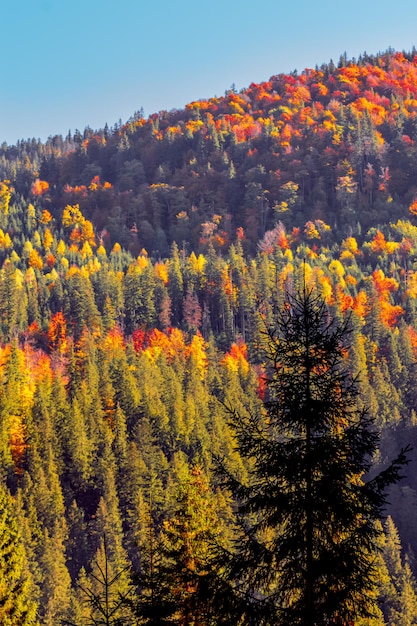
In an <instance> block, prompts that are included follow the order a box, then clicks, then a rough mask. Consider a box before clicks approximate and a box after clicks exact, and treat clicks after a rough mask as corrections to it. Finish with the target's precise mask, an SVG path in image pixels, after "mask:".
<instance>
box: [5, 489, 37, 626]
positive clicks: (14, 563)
mask: <svg viewBox="0 0 417 626" xmlns="http://www.w3.org/2000/svg"><path fill="white" fill-rule="evenodd" d="M32 587H33V583H32V578H31V575H30V573H29V571H28V569H27V565H26V563H25V552H24V547H23V544H22V542H21V538H20V535H19V530H18V527H17V523H16V518H15V515H14V512H13V505H12V501H11V498H10V495H9V493H8V491H7V490H6V488H5V487H3V486H0V624H2V626H35V625H37V624H38V621H37V617H36V614H37V606H36V603H35V602H34V600H33V597H32V595H33V589H32Z"/></svg>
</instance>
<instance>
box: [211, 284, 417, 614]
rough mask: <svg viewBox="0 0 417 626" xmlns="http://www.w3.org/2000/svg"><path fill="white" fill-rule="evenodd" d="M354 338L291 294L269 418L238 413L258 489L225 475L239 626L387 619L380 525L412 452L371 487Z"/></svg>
mask: <svg viewBox="0 0 417 626" xmlns="http://www.w3.org/2000/svg"><path fill="white" fill-rule="evenodd" d="M348 334H349V331H348V329H347V327H346V325H343V324H342V325H339V324H335V323H333V322H332V321H331V320H329V316H328V313H327V310H326V307H325V304H324V303H323V301H322V300H321V299H320V298H319V297H317V296H315V295H314V294H313V293H312V292H309V291H306V289H305V288H304V290H303V291H302V292H301V293H299V294H298V295H296V296H289V297H288V300H287V303H286V306H285V308H284V309H283V311H282V312H281V314H280V315H278V317H277V322H276V328H275V329H274V330H272V331H270V332H268V333H267V337H268V353H267V354H268V358H269V362H270V368H271V369H270V375H269V379H268V381H267V395H266V399H265V404H264V410H263V411H261V412H260V413H258V414H256V413H255V412H253V411H252V412H251V413H249V416H246V415H244V414H239V413H238V412H237V411H235V410H233V409H229V412H230V416H231V421H232V424H233V427H234V429H235V433H236V441H237V448H238V451H239V452H240V454H241V456H242V457H243V458H244V459H246V461H247V463H248V467H249V479H248V481H247V482H242V481H241V480H240V479H239V477H237V476H234V475H232V474H230V472H228V471H227V470H226V469H225V468H222V469H221V471H220V474H221V475H222V477H223V483H224V486H226V487H228V488H229V489H230V490H231V492H232V494H233V496H234V498H235V501H236V503H237V504H236V508H237V513H236V520H237V521H236V528H237V531H238V535H237V537H236V540H235V548H234V549H233V550H230V551H226V550H224V551H223V555H222V558H221V563H222V567H223V570H222V574H221V576H220V578H221V580H220V587H221V599H222V601H223V602H222V603H221V608H220V610H221V611H222V613H223V614H225V613H227V611H229V616H230V619H233V623H236V624H240V623H244V624H256V625H260V624H265V625H269V624H274V625H276V626H278V625H281V624H282V625H284V624H285V625H288V624H292V625H294V626H295V625H297V624H298V625H300V626H301V625H302V626H319V625H320V626H321V625H327V624H341V625H342V624H348V623H349V622H352V621H355V620H358V619H360V618H366V617H372V616H373V614H375V613H376V607H375V602H376V600H375V598H376V593H375V586H376V579H377V560H376V549H377V542H378V538H379V536H380V534H381V532H382V530H381V526H380V525H379V524H378V523H377V522H378V520H379V518H380V516H381V514H382V511H383V508H384V505H385V503H386V498H385V491H386V488H387V486H388V485H390V484H392V483H394V482H396V481H398V480H399V478H400V473H401V468H402V467H403V465H404V464H406V463H407V452H408V449H407V448H406V449H404V450H402V451H401V453H400V454H399V456H398V457H397V458H396V459H395V461H393V462H392V463H391V465H390V466H389V467H388V468H387V469H385V470H384V471H383V472H381V473H380V474H378V475H377V476H375V477H374V478H372V479H366V475H367V473H368V471H369V470H370V468H371V462H372V456H373V455H374V453H375V452H376V450H377V446H378V441H379V435H378V433H377V432H376V431H375V429H374V427H373V423H372V419H371V418H370V417H369V415H368V414H367V412H366V410H362V409H358V408H357V400H358V398H357V396H358V391H357V386H356V384H355V381H354V380H352V378H351V376H350V374H349V372H348V371H347V369H346V353H347V348H346V345H345V344H346V341H347V337H348ZM227 589H228V590H229V591H230V594H229V597H228V593H226V591H225V590H227ZM230 606H231V607H232V611H234V613H233V614H230V609H229V608H228V607H230Z"/></svg>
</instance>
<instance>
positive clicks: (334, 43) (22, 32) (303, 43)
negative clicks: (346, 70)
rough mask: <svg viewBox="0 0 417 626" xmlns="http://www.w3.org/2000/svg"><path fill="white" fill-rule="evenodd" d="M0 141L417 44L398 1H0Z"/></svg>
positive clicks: (97, 123)
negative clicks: (344, 57)
mask: <svg viewBox="0 0 417 626" xmlns="http://www.w3.org/2000/svg"><path fill="white" fill-rule="evenodd" d="M1 9H2V10H1V21H2V29H1V30H2V33H1V44H2V46H1V48H2V70H1V88H0V143H1V142H3V141H7V143H9V144H14V143H15V142H16V141H17V140H18V139H22V138H23V139H27V138H31V137H36V138H38V137H39V138H40V139H42V140H45V139H46V138H47V137H48V136H49V135H54V134H58V133H61V134H63V135H65V134H66V133H67V132H68V130H69V129H71V131H74V130H75V129H76V128H78V129H79V130H81V131H82V130H83V129H84V127H85V126H91V127H92V128H93V129H97V128H102V127H103V126H104V125H105V123H106V122H107V123H108V124H109V126H112V125H113V124H114V123H115V122H117V121H118V120H119V119H122V121H126V120H127V119H128V118H129V117H130V116H131V115H132V114H133V113H134V112H135V111H137V110H139V109H140V108H141V107H143V109H144V111H145V115H149V114H151V113H153V112H155V111H159V110H163V109H167V110H170V109H172V108H182V107H183V106H184V105H185V104H186V103H187V102H190V101H192V100H196V99H199V98H209V97H211V96H214V95H218V96H220V95H222V94H223V93H224V91H225V90H226V89H228V88H229V87H230V86H231V85H232V83H234V84H235V85H236V87H237V88H238V89H240V88H242V87H245V86H247V85H249V84H250V83H251V82H252V81H253V82H260V81H262V80H267V79H268V78H269V77H270V76H271V75H273V74H278V73H280V72H287V71H291V70H293V69H297V70H298V71H302V70H303V69H304V68H305V67H314V66H315V65H316V64H318V65H320V64H321V63H323V62H328V61H329V60H330V59H331V58H332V59H333V60H334V61H335V62H337V61H338V59H339V56H340V55H341V54H342V53H343V52H345V51H346V52H347V54H348V56H349V57H352V56H355V57H357V56H358V55H359V54H360V53H361V52H364V51H366V52H368V53H370V54H372V53H376V52H378V51H382V50H385V49H387V48H388V47H390V46H391V47H392V48H394V49H396V50H403V49H405V50H407V51H408V50H410V49H411V48H412V46H413V45H416V46H417V30H416V27H417V3H416V2H415V0H403V1H402V2H401V4H400V3H392V2H388V1H387V0H380V1H379V2H378V3H374V2H368V1H367V0H350V1H349V2H341V3H339V4H336V3H335V2H334V0H333V1H331V2H330V0H316V2H312V1H311V0H298V2H297V1H296V0H285V1H283V0H262V1H260V0H252V1H250V2H249V0H212V1H211V2H210V1H209V0H205V1H202V0H159V1H157V2H154V3H150V2H148V0H2V3H1Z"/></svg>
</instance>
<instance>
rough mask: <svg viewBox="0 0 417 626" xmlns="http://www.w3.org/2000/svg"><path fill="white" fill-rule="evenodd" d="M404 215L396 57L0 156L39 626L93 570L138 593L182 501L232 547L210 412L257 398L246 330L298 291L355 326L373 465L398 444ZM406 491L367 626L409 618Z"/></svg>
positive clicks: (255, 352)
mask: <svg viewBox="0 0 417 626" xmlns="http://www.w3.org/2000/svg"><path fill="white" fill-rule="evenodd" d="M416 216H417V56H416V55H415V51H413V52H412V53H410V54H407V53H396V52H394V51H387V52H385V53H383V54H379V55H376V56H369V55H366V54H364V55H363V56H362V57H360V58H359V59H358V60H357V61H355V60H348V59H347V58H346V56H342V57H341V58H340V60H339V62H338V64H337V66H336V65H335V64H333V63H332V62H330V63H329V64H327V65H323V66H321V67H316V68H315V69H306V70H304V71H303V72H302V73H300V74H297V73H295V72H294V73H293V74H289V75H284V74H279V75H277V76H273V77H271V79H270V80H269V81H267V82H265V83H261V84H251V85H250V86H249V87H248V88H247V89H244V90H242V91H240V92H239V93H237V92H236V91H235V90H233V89H232V90H230V91H228V92H227V93H226V94H225V95H224V96H222V97H218V98H217V97H216V98H211V99H210V100H204V101H196V102H192V103H190V104H189V105H187V106H186V107H185V109H184V110H178V111H170V112H166V111H162V112H160V113H157V114H154V115H151V116H150V117H149V118H148V119H145V118H144V116H143V115H142V114H141V113H136V114H134V115H133V116H132V118H131V119H130V120H129V121H128V122H127V123H125V124H122V123H120V124H117V125H116V126H115V127H113V128H107V127H106V128H104V129H101V130H98V131H93V130H92V129H90V128H86V129H85V130H84V132H83V133H81V132H79V131H75V132H74V133H69V134H68V135H67V137H65V138H63V137H61V136H56V137H51V138H50V139H49V140H48V141H47V142H46V143H41V142H39V141H37V140H34V139H33V140H28V141H22V142H19V143H18V144H17V145H15V146H8V145H7V144H3V145H2V146H1V149H0V264H1V270H0V381H1V386H0V472H1V476H2V480H3V483H4V484H5V485H7V488H8V490H9V491H10V493H11V495H12V497H13V501H12V502H13V507H12V505H11V504H10V502H9V500H7V498H8V496H7V495H5V496H4V497H5V501H7V502H9V504H8V506H9V507H12V508H13V514H14V515H15V517H16V520H17V524H18V527H19V529H20V534H21V539H20V540H21V544H22V545H23V546H24V548H25V552H26V557H25V558H26V565H25V567H26V568H27V572H29V573H30V574H29V573H28V580H29V581H30V585H31V586H32V590H31V597H32V598H33V599H35V600H36V602H37V604H38V606H39V621H40V623H41V624H43V625H47V626H55V625H56V624H59V623H60V620H62V619H66V620H68V621H72V622H73V623H77V624H78V623H80V624H81V623H85V621H84V622H83V620H86V619H88V616H89V613H88V610H89V609H88V607H87V606H86V605H85V603H84V601H83V600H84V596H83V594H82V592H81V591H80V589H81V587H83V588H88V589H93V590H94V589H95V590H96V591H95V592H97V593H99V592H100V585H99V584H98V582H97V578H98V576H97V571H100V569H97V568H100V567H101V566H102V564H103V563H104V562H107V563H108V565H109V567H110V568H111V569H112V571H113V572H116V573H117V572H124V574H123V575H121V576H120V577H119V578H118V579H117V585H118V587H117V590H115V591H120V593H122V594H124V595H129V594H130V593H131V592H132V594H133V595H134V594H135V591H132V583H131V580H130V578H129V576H128V571H129V570H130V569H132V570H133V571H134V572H135V573H136V574H138V575H143V572H144V571H148V570H149V559H151V560H152V559H153V558H154V557H155V555H153V556H152V558H151V556H149V550H150V545H154V544H155V545H156V546H161V545H162V547H160V548H159V547H158V550H159V549H160V557H161V559H162V560H164V559H165V560H166V562H170V557H169V554H171V555H172V553H173V552H172V550H174V548H175V550H179V546H181V545H184V542H186V541H188V538H187V536H186V530H185V528H184V525H181V524H182V522H181V520H183V518H184V515H185V513H184V511H185V510H186V508H187V506H189V499H187V498H188V496H187V497H185V496H184V493H185V494H191V495H192V501H193V502H194V503H195V507H197V514H196V516H197V519H198V520H199V523H200V524H201V527H200V529H198V530H201V532H202V534H204V533H203V530H204V529H207V528H217V529H219V530H218V534H219V536H222V537H223V538H224V541H225V542H227V541H230V539H231V537H230V533H231V528H232V525H231V519H232V510H233V503H232V500H231V498H230V496H229V494H227V493H224V492H223V491H222V490H221V489H219V487H218V483H217V482H216V478H215V477H214V475H213V473H212V469H213V461H212V458H213V457H212V455H213V454H214V455H217V456H219V457H224V458H226V459H228V464H229V466H230V467H229V469H230V470H231V471H235V472H238V473H239V474H240V475H241V476H242V477H244V476H245V475H246V473H247V471H248V467H247V465H246V464H245V460H244V458H243V457H242V456H241V455H240V454H239V451H238V450H237V449H236V446H235V440H234V436H233V431H232V429H231V428H230V425H229V424H228V417H227V414H226V413H225V411H224V407H223V404H226V405H229V406H230V405H232V406H234V407H236V409H237V410H238V411H239V412H241V413H242V415H243V414H248V413H250V412H256V411H257V410H258V409H259V407H260V406H261V404H262V400H263V398H264V396H265V356H264V352H263V350H262V346H263V345H264V331H265V328H266V327H273V325H274V320H275V319H276V313H277V311H278V310H280V309H281V308H282V306H283V303H284V300H285V292H286V290H287V291H288V290H289V291H291V290H293V289H294V288H295V287H296V286H297V285H300V284H301V282H302V281H303V280H304V281H305V282H306V284H307V286H308V287H309V288H313V289H314V290H315V292H316V293H317V294H318V295H319V296H320V297H321V298H322V299H323V300H324V302H325V304H326V306H327V307H328V310H329V313H330V315H331V316H332V317H333V318H335V319H337V320H341V321H343V320H345V319H347V317H350V323H351V325H352V347H351V349H350V350H349V352H348V353H346V363H347V364H348V367H349V369H350V371H351V372H352V375H354V376H355V375H358V377H359V378H358V384H359V388H360V395H359V399H358V403H359V408H361V407H367V409H368V410H369V413H370V415H371V416H372V417H373V418H374V419H375V421H376V423H377V425H378V428H379V429H381V431H382V440H381V446H380V449H379V450H378V453H377V454H376V455H375V458H374V459H373V462H374V466H375V468H376V469H378V468H381V467H384V465H385V464H386V462H387V459H389V458H392V457H393V456H395V454H396V453H397V451H398V450H399V449H400V448H401V447H402V446H403V445H404V444H405V443H407V442H410V443H413V441H414V440H415V438H416V426H417V417H416V406H417V262H416V259H417V223H416V219H417V218H416ZM416 490H417V481H416V479H415V469H414V465H413V463H411V464H410V466H409V468H408V470H407V476H406V478H405V480H404V481H403V482H402V483H401V484H400V485H399V486H397V487H395V488H394V489H393V490H392V492H391V495H390V500H391V503H392V505H391V508H389V509H388V513H390V514H391V515H392V518H391V517H388V519H387V521H386V522H385V528H386V539H385V540H384V542H383V545H382V544H381V550H382V552H381V554H382V558H381V560H380V561H381V562H380V579H381V582H380V597H379V604H380V607H381V610H382V613H381V614H380V615H379V617H376V618H375V622H374V624H375V625H376V624H384V623H387V624H390V625H392V626H396V625H397V624H398V626H399V625H400V624H402V623H403V622H402V621H401V619H402V618H401V616H404V615H406V614H407V615H410V616H412V618H413V619H416V616H417V596H416V594H417V590H416V584H415V580H414V577H413V572H414V573H415V572H416V564H415V562H414V557H413V553H415V552H416V550H417V530H416V528H415V524H413V519H414V517H415V504H416ZM190 497H191V496H190ZM181 507H182V508H181ZM184 507H185V508H184ZM193 519H194V518H193ZM194 522H195V519H194ZM204 532H205V530H204ZM193 533H194V534H193V537H197V539H196V540H195V541H194V542H193V544H192V549H193V550H195V555H194V557H193V558H195V560H196V561H198V558H199V554H200V553H201V551H204V541H203V539H201V540H199V539H198V537H199V536H200V535H199V533H198V532H197V531H195V532H194V531H193ZM104 537H105V538H106V549H105V550H104ZM181 542H183V543H182V544H181ZM155 550H156V548H155ZM170 550H171V552H170ZM0 551H1V549H0ZM161 555H162V556H161ZM0 558H1V553H0ZM22 558H23V557H22ZM155 558H156V557H155ZM171 560H172V559H171ZM152 562H153V561H152ZM100 564H101V565H100ZM22 567H23V566H22ZM147 568H148V569H147ZM19 571H20V570H19ZM77 581H78V583H79V586H77ZM181 581H182V582H181ZM175 584H176V585H177V586H178V589H182V591H183V592H184V594H185V596H184V597H186V596H187V593H188V592H189V589H188V592H187V589H186V584H185V582H184V580H183V579H181V576H180V574H178V572H177V579H176V583H175ZM181 584H183V585H184V588H182V587H181ZM145 587H146V586H145V585H144V589H145ZM148 591H149V590H148ZM186 592H187V593H186ZM181 597H183V596H181ZM184 602H185V601H184ZM145 604H146V603H145ZM186 604H187V603H186V602H185V604H184V606H185V605H186ZM184 610H185V609H184ZM407 611H408V613H407ZM31 615H32V617H33V610H32V613H31ZM32 617H30V619H31V620H32V621H28V622H23V621H22V624H23V623H34V622H33V619H32ZM28 619H29V618H28ZM126 619H127V618H126ZM176 619H177V620H179V621H177V622H175V623H184V622H181V619H183V618H181V616H177V618H176ZM410 619H411V618H410ZM143 623H150V622H145V621H144V622H143ZM207 623H209V622H207ZM210 623H211V622H210ZM214 623H216V622H214ZM369 623H370V622H369ZM410 623H411V622H410Z"/></svg>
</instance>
